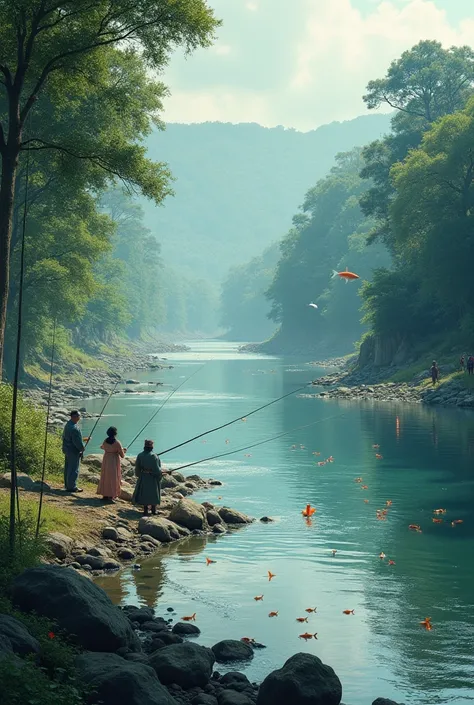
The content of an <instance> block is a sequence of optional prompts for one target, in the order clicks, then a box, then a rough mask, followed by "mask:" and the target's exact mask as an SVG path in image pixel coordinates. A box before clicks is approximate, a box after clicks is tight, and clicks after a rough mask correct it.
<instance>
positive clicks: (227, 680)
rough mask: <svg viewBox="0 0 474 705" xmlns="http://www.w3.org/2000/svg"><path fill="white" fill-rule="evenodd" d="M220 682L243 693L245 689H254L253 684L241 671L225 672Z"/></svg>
mask: <svg viewBox="0 0 474 705" xmlns="http://www.w3.org/2000/svg"><path fill="white" fill-rule="evenodd" d="M219 683H220V684H221V685H222V686H223V687H224V688H230V689H231V690H236V691H237V692H239V693H243V692H244V691H245V690H252V684H251V682H250V681H249V679H248V678H247V676H246V675H245V673H239V672H238V671H229V672H228V673H225V674H224V675H223V676H222V678H221V679H220V681H219Z"/></svg>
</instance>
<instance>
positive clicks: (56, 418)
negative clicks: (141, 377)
mask: <svg viewBox="0 0 474 705" xmlns="http://www.w3.org/2000/svg"><path fill="white" fill-rule="evenodd" d="M157 348H159V349H158V350H157ZM186 350H188V348H187V347H186V346H185V345H172V344H165V343H161V344H160V345H154V346H153V348H151V347H149V346H146V345H145V344H137V343H135V344H133V345H130V347H129V349H128V350H127V353H126V354H125V353H120V352H116V353H114V354H108V353H99V354H97V355H96V356H95V360H96V362H97V363H98V365H97V366H96V367H94V368H85V367H84V366H82V365H80V364H78V363H68V362H67V361H63V362H61V364H60V366H59V370H56V371H55V373H54V375H53V385H52V394H51V412H50V420H51V427H52V428H56V427H60V426H61V425H64V423H65V422H66V421H67V420H68V419H69V415H68V413H69V411H70V409H71V407H79V409H80V410H81V413H82V414H83V416H84V417H87V416H88V412H87V407H85V406H84V405H83V403H81V400H84V399H90V398H92V397H105V396H108V395H109V394H110V392H111V391H112V390H113V389H114V387H115V385H117V388H116V391H115V393H117V394H120V393H123V392H124V391H126V392H132V391H133V392H137V391H141V392H143V393H145V392H146V393H148V394H154V393H157V392H158V391H159V390H160V387H162V386H163V385H164V384H166V370H170V369H173V365H170V364H169V362H168V360H167V359H166V357H163V355H166V354H167V353H171V352H183V351H186ZM138 370H157V371H161V370H162V371H163V379H162V380H160V381H157V382H153V383H149V384H146V385H140V383H139V382H138V381H137V380H134V379H131V378H130V377H128V376H127V375H130V373H131V372H132V371H133V372H137V371H138ZM48 395H49V384H47V383H46V382H42V381H40V380H33V379H29V380H28V382H27V384H26V385H25V388H24V389H23V396H24V398H25V399H28V400H30V401H32V402H33V403H34V404H35V406H38V407H42V408H45V407H46V406H47V404H48Z"/></svg>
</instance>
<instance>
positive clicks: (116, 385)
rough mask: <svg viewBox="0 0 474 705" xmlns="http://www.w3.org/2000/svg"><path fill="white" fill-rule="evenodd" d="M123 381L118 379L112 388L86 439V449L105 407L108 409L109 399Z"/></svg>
mask: <svg viewBox="0 0 474 705" xmlns="http://www.w3.org/2000/svg"><path fill="white" fill-rule="evenodd" d="M121 381H122V380H121V379H119V380H117V382H115V385H114V388H113V389H112V391H111V392H110V394H109V396H108V397H107V399H106V400H105V404H104V406H103V407H102V410H101V412H100V414H99V416H98V417H97V420H96V422H95V424H94V425H93V426H92V431H91V432H90V433H89V437H88V439H87V441H86V442H85V444H84V450H85V449H86V448H87V446H88V445H89V441H90V440H91V438H92V434H93V433H94V431H95V429H96V428H97V424H98V423H99V421H100V420H101V418H102V414H103V413H104V411H105V409H106V407H107V404H108V403H109V401H110V400H111V399H112V395H113V393H114V392H115V390H116V389H117V387H118V386H119V384H120V382H121Z"/></svg>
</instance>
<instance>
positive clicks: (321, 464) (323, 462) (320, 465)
mask: <svg viewBox="0 0 474 705" xmlns="http://www.w3.org/2000/svg"><path fill="white" fill-rule="evenodd" d="M325 465H326V461H325V460H321V461H320V462H319V463H318V467H320V468H323V467H324V466H325Z"/></svg>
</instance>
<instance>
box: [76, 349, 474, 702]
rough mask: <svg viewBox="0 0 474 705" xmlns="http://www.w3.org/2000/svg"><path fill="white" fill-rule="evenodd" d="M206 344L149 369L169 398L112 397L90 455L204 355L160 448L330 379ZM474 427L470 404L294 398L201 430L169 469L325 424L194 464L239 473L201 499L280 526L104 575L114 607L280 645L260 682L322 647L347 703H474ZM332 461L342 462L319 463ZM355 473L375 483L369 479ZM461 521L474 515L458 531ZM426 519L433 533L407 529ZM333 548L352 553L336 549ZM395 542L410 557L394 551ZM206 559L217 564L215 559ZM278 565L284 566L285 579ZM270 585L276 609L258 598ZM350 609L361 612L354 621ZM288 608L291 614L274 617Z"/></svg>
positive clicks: (167, 460)
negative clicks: (151, 611)
mask: <svg viewBox="0 0 474 705" xmlns="http://www.w3.org/2000/svg"><path fill="white" fill-rule="evenodd" d="M191 346H192V352H188V353H179V354H173V355H168V356H167V358H168V360H169V361H170V364H173V365H174V366H175V367H174V369H173V370H164V371H159V370H157V371H156V372H147V373H138V375H134V376H136V377H137V379H140V380H141V381H143V382H144V383H145V382H150V381H151V382H155V381H162V382H164V383H165V384H167V385H170V386H169V387H165V388H164V389H160V390H159V392H158V393H156V394H151V393H149V394H121V395H118V396H116V397H114V398H113V400H112V401H111V403H110V404H109V406H108V408H107V413H108V415H107V417H106V418H104V419H103V420H101V423H100V425H99V428H98V432H96V433H95V434H94V435H95V439H94V442H93V443H91V446H90V448H91V450H92V451H97V448H98V446H99V445H100V442H101V441H102V438H103V435H104V431H105V428H106V427H107V426H108V425H110V424H111V423H113V424H114V425H116V426H118V427H119V431H120V434H119V435H120V438H121V440H122V441H123V443H124V444H127V443H129V441H130V440H131V437H133V436H134V435H135V433H136V432H137V431H138V430H139V428H140V427H141V426H142V425H143V424H144V423H145V422H146V421H147V420H148V418H149V417H150V416H151V414H152V413H153V411H154V410H155V409H157V408H158V405H159V404H160V403H161V402H162V400H163V398H164V397H165V395H166V393H168V392H169V390H170V389H172V387H173V386H176V385H177V384H179V383H180V382H182V381H183V379H185V378H186V377H188V376H189V375H190V374H192V372H194V371H195V370H196V369H197V368H196V366H202V365H204V366H203V367H202V368H201V369H200V370H199V371H198V372H197V373H196V374H195V376H194V377H193V378H192V379H191V380H190V381H189V382H188V383H187V384H185V385H184V386H183V388H182V389H181V390H180V391H179V392H178V393H176V394H175V395H174V396H173V398H172V399H171V400H170V401H169V402H168V403H167V404H166V406H165V407H164V408H163V410H162V411H161V412H160V414H159V415H158V416H157V417H156V419H155V421H154V422H153V424H152V425H151V426H150V427H149V428H148V429H147V431H146V432H145V433H144V434H143V437H145V436H146V437H151V438H154V440H155V448H156V449H157V450H161V449H164V448H167V447H169V446H171V445H174V444H175V443H178V442H180V441H182V440H185V439H187V438H189V437H191V436H193V435H196V434H197V433H199V432H202V431H204V430H206V429H208V428H210V427H212V426H216V425H218V424H219V423H223V422H224V421H226V420H230V419H233V418H235V417H237V416H244V415H245V414H246V413H248V412H249V411H250V410H252V408H254V407H256V406H259V405H261V404H263V403H265V402H266V401H268V400H271V399H272V398H276V397H279V396H281V395H283V394H285V393H286V392H288V391H290V390H292V389H294V388H296V387H298V386H301V385H302V384H304V383H305V382H307V381H308V380H309V379H311V378H312V377H316V376H318V375H320V374H323V373H324V371H323V370H320V369H315V368H312V367H309V366H307V365H305V364H304V363H298V362H297V361H295V360H291V359H275V358H268V357H267V358H262V357H258V356H253V355H239V354H238V353H237V350H236V346H235V345H232V344H228V343H222V342H206V343H199V344H196V343H192V344H191ZM141 389H143V390H146V389H154V387H149V386H148V387H147V386H143V387H142V388H141ZM102 405H103V402H102V401H101V400H96V401H91V402H89V403H88V405H87V406H88V410H90V411H93V412H96V411H99V410H100V408H101V407H102ZM473 421H474V417H473V416H472V412H471V413H469V412H465V413H464V412H461V411H447V410H442V409H440V410H433V409H425V408H422V407H421V406H418V405H397V404H371V403H368V402H367V403H357V404H356V403H354V404H351V403H348V402H344V401H342V400H319V399H302V398H298V397H289V398H287V399H285V400H284V401H282V402H281V403H278V404H275V405H274V406H272V407H270V408H268V409H266V410H264V411H262V412H260V413H258V414H256V415H254V416H252V417H251V418H249V419H248V421H247V422H246V423H242V422H240V423H238V424H235V425H234V426H232V427H230V428H229V429H226V430H224V431H222V432H219V433H216V434H214V435H211V436H209V437H208V438H207V442H206V443H205V444H204V443H203V442H202V441H197V442H195V443H193V444H190V445H188V446H186V447H185V448H182V449H180V450H178V451H176V452H174V453H171V454H169V455H168V456H164V457H163V461H164V464H165V465H169V466H175V467H176V466H177V465H181V464H184V463H186V462H192V461H194V460H198V459H200V458H205V457H206V456H210V455H214V454H217V453H220V452H226V451H227V450H229V449H232V447H234V448H238V447H240V446H244V445H247V444H251V443H253V442H257V441H259V440H262V439H265V438H268V437H271V436H274V435H277V434H278V433H281V432H283V431H287V430H291V429H293V428H295V427H298V426H302V425H304V424H309V423H312V422H317V423H315V425H314V426H312V427H310V428H307V429H305V430H302V431H298V432H292V433H289V434H288V436H285V437H283V438H280V439H278V440H276V441H273V442H272V443H268V444H266V445H263V446H260V447H258V448H255V449H253V450H251V451H248V452H249V453H251V454H252V457H250V458H248V457H244V452H239V453H238V454H237V455H235V456H230V457H227V458H223V459H220V460H216V461H212V462H208V463H206V464H203V465H201V466H197V468H191V469H190V470H189V473H193V472H199V473H201V474H202V475H204V476H212V477H215V478H217V479H220V480H222V482H224V487H219V488H216V489H215V490H212V491H206V492H201V493H200V494H199V495H195V497H194V498H195V499H197V500H198V501H204V500H205V499H206V500H208V501H211V502H213V501H215V502H216V503H225V504H227V505H228V506H232V507H235V508H238V509H240V510H242V511H245V512H247V513H249V514H251V515H252V516H255V517H261V516H263V515H269V516H272V517H274V518H275V520H276V521H275V523H274V524H270V525H264V524H261V523H258V522H257V523H255V524H254V525H252V526H250V527H248V528H245V529H243V530H240V531H238V532H235V533H232V534H229V535H226V536H224V537H219V538H216V539H215V538H212V539H200V538H192V539H189V540H187V541H186V542H183V543H180V544H179V545H176V546H172V547H169V549H168V550H166V551H165V552H164V553H160V555H159V556H156V557H154V558H152V559H150V560H149V561H146V562H143V564H142V569H141V571H140V572H131V571H125V572H124V573H122V574H121V575H119V576H116V577H114V578H107V579H105V580H103V581H102V582H101V584H102V585H103V587H105V589H106V590H107V591H108V593H109V594H110V596H111V597H112V599H113V600H114V601H115V602H117V603H130V602H133V603H135V604H136V603H139V604H142V605H150V606H153V607H156V608H157V614H165V609H166V607H168V606H173V607H174V608H175V609H176V610H177V613H178V615H179V616H183V615H187V614H192V613H193V612H196V613H197V620H198V621H197V624H198V625H199V626H200V627H201V629H202V636H201V638H200V643H202V644H206V645H212V644H213V643H215V642H216V641H218V640H220V639H223V638H235V639H240V638H241V637H243V636H249V637H253V638H255V639H257V640H258V641H261V642H263V643H264V644H266V645H267V649H265V650H263V651H257V652H256V654H255V658H254V660H253V662H252V663H251V665H250V666H248V667H247V669H246V673H247V675H248V676H249V678H250V679H251V680H260V679H262V678H263V677H264V676H265V675H266V674H267V673H268V672H269V671H271V670H272V669H274V668H278V667H280V666H281V665H282V664H283V663H284V661H285V660H286V659H287V658H288V657H289V656H291V655H292V654H294V653H295V652H296V651H308V652H310V653H313V654H315V655H317V656H319V657H320V658H321V659H322V660H323V661H324V662H325V663H328V664H330V665H331V666H332V667H333V668H334V669H335V671H336V673H337V674H338V675H339V677H340V679H341V681H342V683H343V689H344V694H343V700H344V702H345V703H346V704H347V705H367V703H370V702H372V700H373V699H374V698H375V697H377V696H384V697H388V698H394V699H395V700H398V701H403V702H405V703H417V704H421V703H423V704H426V705H428V704H430V705H431V704H435V703H452V704H454V705H461V703H462V704H464V703H469V702H471V701H473V700H474V659H473V646H474V644H473V633H474V589H473V582H474V560H473V559H474V522H473V512H472V506H473V502H474V472H473V456H474V424H473ZM90 425H91V424H90V422H88V424H86V425H85V430H86V431H87V430H89V429H90ZM143 437H142V438H141V439H140V441H139V442H137V444H136V445H135V446H134V447H133V448H132V449H131V452H132V454H133V453H136V452H138V451H139V450H140V449H141V440H143ZM226 440H228V441H229V443H227V444H226ZM373 444H380V447H381V450H380V451H379V452H380V453H381V454H382V455H383V459H382V460H377V459H376V458H375V450H373V448H372V445H373ZM293 445H297V449H296V450H294V449H292V448H291V446H293ZM300 446H304V447H303V448H300ZM313 452H320V453H321V456H320V457H317V456H315V455H313ZM330 455H332V456H334V459H335V462H334V463H333V464H328V465H326V466H324V467H318V466H317V461H318V460H320V459H322V458H327V457H328V456H330ZM358 476H361V477H363V480H364V484H365V485H367V486H368V489H367V490H363V489H361V485H360V484H357V483H355V482H354V479H355V478H356V477H358ZM218 497H222V499H220V500H218ZM364 499H368V500H369V502H368V503H366V502H364ZM387 500H391V501H392V506H391V508H390V510H389V514H388V518H387V521H377V519H376V509H380V508H383V507H385V503H386V501H387ZM308 502H309V503H311V504H312V505H313V506H315V507H317V514H316V518H314V519H313V521H312V522H311V523H310V525H309V524H308V523H307V522H306V521H305V520H304V519H303V517H302V516H301V510H302V509H303V507H304V506H305V505H306V504H307V503H308ZM435 508H445V509H447V510H448V511H447V514H446V515H445V522H444V523H443V524H441V525H438V524H434V523H433V522H432V516H433V515H432V510H433V509H435ZM454 519H462V520H463V522H464V523H463V524H460V525H457V526H455V527H452V526H451V520H454ZM412 523H414V524H420V525H421V527H422V529H423V532H422V533H415V532H411V531H409V529H408V525H409V524H412ZM331 549H337V554H336V557H334V558H333V557H332V553H331ZM382 551H383V552H384V553H385V554H386V555H387V557H388V558H391V559H393V560H394V561H395V562H396V565H395V566H390V567H389V566H388V565H387V559H386V560H385V561H382V560H380V558H379V554H380V552H382ZM206 556H208V557H210V558H212V559H213V560H215V561H217V562H216V564H215V565H211V566H209V567H207V566H206V562H205V557H206ZM268 570H271V572H272V573H275V574H276V577H275V578H274V579H273V580H272V581H271V582H268V579H267V577H266V576H267V571H268ZM261 594H263V595H264V600H263V602H256V601H255V600H254V599H253V598H254V596H256V595H261ZM308 607H317V608H318V611H317V614H316V615H310V617H309V624H304V625H300V624H298V623H297V622H296V618H297V617H301V616H305V615H306V613H305V609H306V608H308ZM344 609H351V610H352V609H354V610H355V615H354V616H352V615H351V616H345V615H344V614H342V611H343V610H344ZM274 610H275V611H278V612H279V616H278V617H276V618H274V619H269V617H268V613H269V612H270V611H274ZM426 616H429V617H432V621H433V625H434V626H433V630H432V631H431V632H427V631H424V630H423V629H422V628H421V627H420V626H419V622H420V621H421V620H422V619H424V618H425V617H426ZM306 630H308V631H310V632H312V633H314V632H317V633H318V640H317V641H314V640H312V641H309V642H307V643H306V642H304V641H302V640H300V639H298V635H299V634H301V633H302V632H304V631H306Z"/></svg>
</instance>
